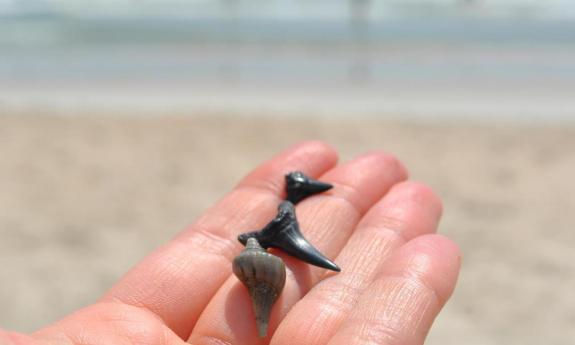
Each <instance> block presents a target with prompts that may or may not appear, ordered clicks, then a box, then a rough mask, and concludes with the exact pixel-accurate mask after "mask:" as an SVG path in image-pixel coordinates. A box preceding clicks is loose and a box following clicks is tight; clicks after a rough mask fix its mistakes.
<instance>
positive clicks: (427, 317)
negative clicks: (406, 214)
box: [328, 235, 460, 345]
mask: <svg viewBox="0 0 575 345" xmlns="http://www.w3.org/2000/svg"><path fill="white" fill-rule="evenodd" d="M459 266H460V254H459V250H458V248H457V246H456V245H455V244H453V242H451V241H450V240H448V239H447V238H445V237H443V236H440V235H425V236H420V237H418V238H416V239H414V240H412V241H410V242H408V243H407V244H405V245H404V246H403V247H401V248H400V249H399V250H398V251H397V252H396V253H395V254H394V255H392V257H391V258H390V261H389V262H388V263H386V266H385V268H384V270H383V272H382V274H381V275H380V277H379V278H378V279H377V280H376V281H375V282H373V283H372V284H371V285H370V286H369V288H368V289H367V290H366V291H365V293H364V294H363V295H362V296H361V298H360V299H359V302H358V303H357V305H356V307H355V308H354V310H353V312H352V313H351V315H350V316H349V317H348V318H347V319H346V320H345V321H344V322H343V323H341V328H340V329H339V331H338V332H337V333H336V334H335V336H334V337H333V338H332V339H331V341H330V342H329V343H328V344H329V345H344V344H345V345H360V344H361V345H365V344H374V345H375V344H385V345H421V344H423V341H424V340H425V336H426V335H427V333H428V331H429V328H430V327H431V324H432V322H433V320H434V318H435V317H436V316H437V314H438V313H439V311H440V309H441V307H442V306H443V305H444V304H445V302H446V301H447V299H448V298H449V296H450V295H451V293H452V291H453V288H454V287H455V283H456V281H457V275H458V272H459Z"/></svg>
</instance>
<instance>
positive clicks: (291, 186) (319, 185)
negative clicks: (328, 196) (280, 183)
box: [285, 171, 333, 205]
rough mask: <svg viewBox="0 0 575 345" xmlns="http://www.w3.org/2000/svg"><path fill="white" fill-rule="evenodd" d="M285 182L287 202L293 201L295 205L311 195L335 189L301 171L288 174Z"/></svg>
mask: <svg viewBox="0 0 575 345" xmlns="http://www.w3.org/2000/svg"><path fill="white" fill-rule="evenodd" d="M285 180H286V191H287V197H286V200H288V201H291V202H292V204H294V205H295V204H297V203H298V202H300V201H301V200H303V199H305V198H307V197H308V196H310V195H313V194H317V193H321V192H325V191H326V190H329V189H331V188H333V186H332V185H331V184H329V183H325V182H321V181H318V180H314V179H312V178H311V177H309V176H306V175H305V174H304V173H302V172H301V171H292V172H290V173H288V174H287V175H285Z"/></svg>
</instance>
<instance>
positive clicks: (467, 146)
mask: <svg viewBox="0 0 575 345" xmlns="http://www.w3.org/2000/svg"><path fill="white" fill-rule="evenodd" d="M0 114H2V115H0V157H1V158H0V238H1V240H0V263H1V264H2V269H1V270H0V282H1V284H0V306H2V308H1V309H0V326H1V327H3V328H7V329H14V330H18V331H32V330H34V329H36V328H38V327H40V326H41V325H43V324H46V323H48V322H52V321H54V320H57V319H58V318H60V317H62V316H63V315H65V314H67V313H69V312H70V311H73V310H75V309H77V308H79V307H81V306H84V305H86V304H88V303H91V302H93V301H95V300H96V299H97V298H98V296H100V295H101V294H102V293H103V292H104V291H106V289H108V288H109V287H110V286H111V285H112V284H113V282H114V281H116V280H117V279H118V278H119V277H120V276H121V275H122V274H123V273H124V272H126V271H127V270H128V269H129V268H130V267H131V266H132V265H134V264H135V263H136V262H137V261H138V260H140V259H141V258H142V257H143V256H145V255H146V254H147V253H149V252H150V251H151V250H152V249H153V248H155V247H156V246H158V245H160V244H162V243H164V242H165V241H167V240H168V239H169V238H171V237H172V236H174V235H175V234H176V233H177V232H178V231H180V230H181V229H183V228H184V227H185V226H186V225H187V224H190V223H191V222H192V221H193V220H194V219H195V218H196V217H197V216H198V215H199V214H200V213H201V212H202V211H203V210H204V209H206V207H208V206H209V205H210V204H212V203H213V202H214V201H216V200H217V199H218V198H220V197H221V196H222V195H223V194H224V193H226V191H228V190H229V189H230V188H232V187H233V186H234V184H235V183H236V182H237V181H238V180H239V179H240V178H241V177H242V176H243V175H244V174H245V173H246V172H248V171H249V170H250V169H251V168H252V167H253V166H255V165H256V164H257V163H259V162H261V161H263V160H265V159H267V158H269V157H270V156H272V155H273V154H274V153H275V152H277V151H278V150H280V149H282V148H284V147H286V146H288V145H290V144H292V143H294V142H297V141H299V140H304V139H322V140H325V141H327V142H329V143H331V144H332V145H334V146H335V147H336V148H337V149H339V150H340V152H341V158H342V159H343V160H345V159H349V158H351V157H353V156H354V155H356V154H359V153H362V152H364V151H368V150H372V149H383V150H386V151H389V152H392V153H394V154H396V155H397V156H399V157H400V158H401V159H402V160H403V161H404V162H405V163H406V165H407V166H408V167H409V169H410V171H411V177H412V178H413V179H416V180H420V181H424V182H425V183H427V184H429V185H430V186H432V187H433V188H434V189H435V190H436V191H437V192H438V193H439V194H440V195H441V196H442V198H443V199H444V202H445V214H444V218H443V221H442V224H441V226H440V232H441V233H443V234H445V235H447V236H449V237H451V238H453V239H454V240H455V241H456V242H457V243H458V244H459V245H460V246H461V248H462V251H463V253H464V263H463V270H462V274H461V276H460V281H459V284H458V287H457V289H456V292H455V295H454V296H453V299H452V300H451V301H450V302H449V304H448V305H447V306H446V308H445V310H444V312H443V313H442V315H441V316H440V317H439V319H438V320H437V321H436V324H435V327H434V328H433V329H432V331H431V334H430V335H429V338H428V342H427V344H431V345H439V344H442V345H451V344H467V345H476V344H477V345H479V344H508V345H515V344H521V345H526V344H548V345H554V344H557V345H559V344H561V345H564V344H568V343H570V342H571V341H572V340H573V339H575V328H573V325H574V324H575V289H574V287H575V278H574V277H575V276H574V275H573V272H574V271H575V252H574V251H573V247H574V246H575V235H574V232H573V229H574V227H575V221H574V220H573V217H572V216H571V214H570V211H571V210H573V209H575V184H573V183H572V182H571V179H572V178H573V176H575V127H573V126H571V127H567V126H560V125H542V124H540V125H521V126H519V125H512V124H509V123H508V124H506V125H496V124H476V125H472V124H464V123H459V122H454V121H451V122H442V123H428V124H414V123H410V122H402V121H399V120H377V119H373V118H372V119H362V120H354V119H352V118H338V119H329V118H309V119H308V121H310V123H311V125H310V126H309V127H307V128H301V127H300V126H298V122H299V121H300V119H299V118H282V117H267V116H261V117H258V116H249V117H247V116H243V117H236V116H232V115H229V114H212V115H210V116H207V115H194V114H189V116H186V117H183V116H178V115H177V114H176V115H174V114H164V116H162V117H146V118H140V117H137V116H125V114H123V115H122V116H115V115H114V114H109V113H108V114H106V116H82V117H76V116H75V115H76V114H74V113H67V112H62V113H58V112H46V113H42V114H41V115H38V114H39V113H38V112H37V111H24V112H22V111H10V112H8V111H4V112H0Z"/></svg>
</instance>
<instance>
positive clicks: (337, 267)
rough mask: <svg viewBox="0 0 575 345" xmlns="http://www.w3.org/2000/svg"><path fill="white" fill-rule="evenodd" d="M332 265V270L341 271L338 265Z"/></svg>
mask: <svg viewBox="0 0 575 345" xmlns="http://www.w3.org/2000/svg"><path fill="white" fill-rule="evenodd" d="M333 266H334V267H333V268H330V269H331V270H332V271H335V272H341V268H340V267H339V266H338V265H336V264H334V265H333Z"/></svg>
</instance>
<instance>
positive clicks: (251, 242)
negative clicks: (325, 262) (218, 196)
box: [233, 238, 286, 337]
mask: <svg viewBox="0 0 575 345" xmlns="http://www.w3.org/2000/svg"><path fill="white" fill-rule="evenodd" d="M233 271H234V274H235V275H236V276H237V277H238V279H239V280H240V281H241V282H242V283H243V284H244V285H245V286H246V287H247V288H248V291H249V293H250V296H251V299H252V306H253V309H254V314H255V317H256V324H257V328H258V334H259V336H260V337H265V336H266V335H267V329H268V324H269V318H270V314H271V310H272V306H273V304H274V303H275V301H276V300H277V299H278V297H279V295H280V294H281V292H282V290H283V287H284V285H285V280H286V268H285V264H284V263H283V261H282V259H280V258H279V257H277V256H274V255H272V254H270V253H268V252H266V251H265V249H263V248H262V247H261V246H260V244H259V243H258V241H257V240H256V239H255V238H250V239H248V240H247V244H246V249H245V250H244V251H243V252H241V253H240V255H238V256H237V257H236V258H235V259H234V263H233Z"/></svg>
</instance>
